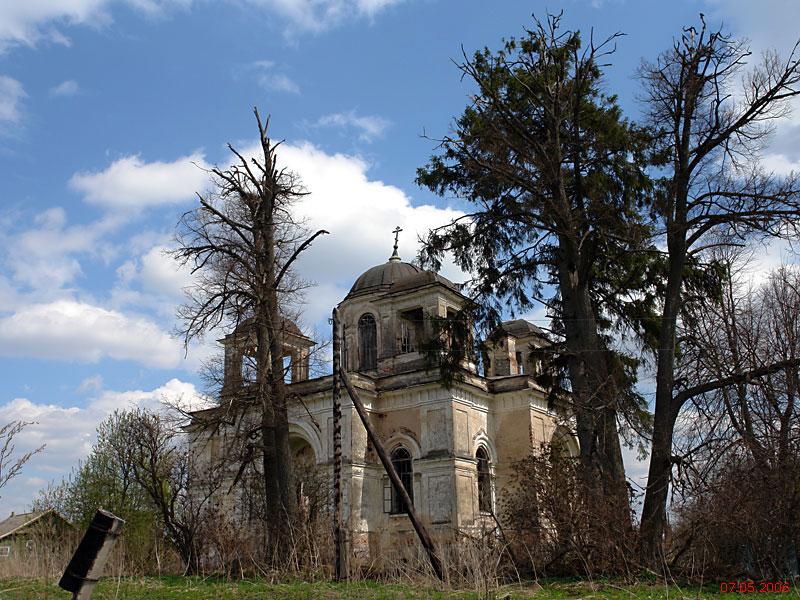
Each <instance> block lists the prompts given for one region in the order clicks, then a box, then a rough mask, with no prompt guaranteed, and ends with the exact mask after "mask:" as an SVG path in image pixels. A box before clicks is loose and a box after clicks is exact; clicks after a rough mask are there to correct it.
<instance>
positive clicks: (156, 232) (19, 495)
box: [0, 0, 800, 517]
mask: <svg viewBox="0 0 800 600" xmlns="http://www.w3.org/2000/svg"><path fill="white" fill-rule="evenodd" d="M548 8H549V9H550V10H551V11H557V10H561V9H563V10H564V11H565V14H564V23H565V24H566V25H568V26H570V27H573V28H579V29H581V30H584V31H587V32H588V30H589V28H591V27H594V29H595V35H596V36H598V37H602V36H606V35H609V34H611V33H613V32H615V31H622V32H624V33H625V34H626V36H625V37H624V38H622V39H621V40H620V41H619V44H618V48H619V49H618V52H617V54H616V55H614V56H613V57H612V59H611V61H612V63H613V64H612V66H611V67H609V68H608V70H607V87H608V90H609V91H612V92H614V93H617V94H618V95H619V97H620V99H621V102H622V104H623V106H624V107H625V109H626V110H627V111H628V113H629V115H630V116H631V117H636V116H637V114H638V111H639V109H640V107H639V105H638V104H637V101H636V94H637V83H636V80H635V77H634V74H635V70H636V67H637V65H638V64H639V63H640V61H641V59H642V58H648V59H653V58H654V57H655V56H656V55H657V53H658V52H659V51H661V50H662V49H664V48H666V47H667V46H668V45H669V44H670V40H671V39H672V36H674V35H676V34H677V33H678V32H679V31H680V27H681V26H682V25H684V24H687V23H694V22H695V21H696V19H697V15H698V13H699V12H704V13H705V14H706V15H707V16H708V17H709V19H710V20H711V22H712V23H716V24H718V23H720V22H724V23H725V25H726V26H727V27H728V28H729V29H731V30H732V31H734V32H735V33H737V34H740V35H745V36H747V37H749V38H750V39H751V40H752V42H753V46H754V48H755V49H756V50H762V49H765V48H768V47H772V46H775V47H777V48H778V49H779V50H783V51H785V50H787V49H788V48H789V47H790V45H791V44H792V42H793V39H792V37H793V36H795V35H797V30H796V23H797V22H798V19H799V18H800V3H797V2H795V1H792V0H762V1H761V2H750V1H748V0H675V1H673V2H669V3H666V2H657V1H646V0H639V1H633V0H628V1H625V0H594V1H589V0H563V2H561V3H553V2H549V3H543V2H531V1H528V2H517V1H507V2H494V3H488V2H485V1H478V0H459V1H455V0H229V1H223V0H218V1H215V2H212V1H210V0H117V1H113V0H24V1H18V0H9V1H7V2H4V3H2V4H0V198H1V199H2V202H1V203H0V378H1V379H2V381H3V385H2V387H0V422H6V421H8V420H10V419H24V420H28V421H36V422H37V423H36V424H35V425H32V426H31V427H29V429H28V430H27V432H26V434H25V435H24V436H23V437H22V438H21V440H20V444H19V446H20V448H23V447H31V446H33V445H36V444H38V443H42V442H46V443H47V444H48V445H47V448H46V449H45V451H44V452H43V453H42V454H40V455H39V456H37V457H36V458H35V459H34V460H33V461H32V462H31V463H30V465H29V467H28V468H27V469H26V470H25V471H24V473H23V475H22V476H21V477H19V478H18V479H17V480H15V481H14V482H13V483H12V484H10V485H9V486H8V487H6V488H5V489H3V490H2V492H0V494H2V499H0V517H2V516H3V514H4V513H6V512H8V511H10V510H21V509H23V508H25V507H26V506H27V505H28V504H29V502H30V500H31V499H32V497H33V496H34V495H35V493H36V491H37V490H39V489H41V488H42V487H44V486H45V485H46V483H47V482H48V481H49V480H51V479H59V478H61V477H62V476H63V475H64V474H66V473H68V471H69V469H70V468H71V467H72V466H73V465H74V464H75V463H76V462H77V460H78V459H79V458H81V457H82V456H84V455H85V454H86V453H87V452H88V450H89V448H90V446H91V441H92V437H93V432H94V428H95V426H96V424H97V422H98V421H99V420H101V419H102V418H103V417H104V416H105V415H107V414H108V412H109V411H111V410H113V409H114V408H116V407H125V406H129V405H131V404H153V403H155V402H157V401H158V400H159V399H160V398H162V397H168V398H172V399H176V398H178V397H182V398H183V399H184V400H187V401H188V400H189V399H191V398H193V397H195V395H196V393H197V391H198V389H199V386H200V384H199V380H198V378H197V375H196V369H197V366H198V365H199V363H200V361H201V360H202V359H203V358H204V357H206V356H208V355H209V354H210V353H212V352H213V351H214V348H213V340H207V341H206V342H205V343H199V344H197V345H195V346H192V347H191V348H189V350H188V353H186V355H184V350H183V348H182V346H181V343H180V341H179V340H176V339H174V338H173V337H172V336H171V332H172V330H173V328H174V326H175V319H174V313H175V308H176V306H177V304H178V303H179V302H180V299H181V289H182V287H184V286H185V285H187V284H188V283H190V278H189V277H188V275H187V274H186V273H184V272H181V271H180V270H179V269H177V268H176V266H175V265H174V264H173V263H172V262H171V260H170V259H169V258H167V257H165V256H164V255H163V253H162V252H163V250H164V249H165V248H167V247H169V245H170V243H171V237H172V235H173V232H174V227H175V224H176V222H177V220H178V218H179V216H180V214H181V213H182V212H183V211H185V210H187V209H189V208H191V207H192V206H193V196H194V192H195V191H203V190H204V189H205V187H206V185H207V181H206V179H205V176H204V174H203V171H201V170H200V169H198V168H196V167H195V166H194V165H193V164H192V163H196V164H199V165H208V164H213V163H220V164H222V165H226V164H227V161H228V155H227V152H226V149H225V143H226V142H229V141H230V142H233V143H234V144H236V145H238V146H240V147H242V148H245V149H246V148H248V147H249V146H251V145H252V143H253V140H254V135H253V133H254V121H253V117H252V113H251V108H252V106H253V105H254V104H257V105H258V106H259V107H260V108H261V110H262V112H263V113H271V114H272V115H273V129H272V131H273V134H274V135H275V136H277V137H280V138H285V139H286V146H285V148H284V150H283V154H282V159H283V160H285V161H286V163H287V164H288V165H289V166H290V167H292V168H293V169H295V170H296V171H298V172H299V174H300V175H301V176H302V177H303V179H304V181H305V183H306V186H307V187H308V189H309V191H310V192H311V193H312V195H311V197H310V198H309V200H308V201H307V202H306V203H305V208H304V209H303V210H304V211H305V215H306V216H307V217H308V218H309V220H310V222H311V224H313V225H319V226H324V227H325V228H326V229H329V230H330V231H331V233H332V235H331V236H327V237H326V238H324V239H322V240H320V241H319V242H318V243H317V244H316V245H315V246H314V248H313V249H312V251H311V252H309V253H308V255H307V256H305V257H304V259H303V261H302V264H301V266H300V270H301V272H302V274H303V275H304V276H306V277H307V278H309V279H312V280H314V281H316V282H317V283H318V287H317V288H316V289H315V290H313V291H312V292H311V293H310V294H309V298H308V305H307V308H306V313H305V317H304V320H303V323H302V324H303V325H304V326H305V327H306V328H307V329H309V330H311V329H312V328H313V327H315V326H316V327H319V328H324V327H327V325H326V324H325V319H326V317H327V316H328V314H329V312H330V309H331V307H332V306H333V305H334V304H335V303H337V302H338V301H339V300H340V299H341V298H342V297H343V296H344V294H345V293H346V292H347V290H348V289H349V287H350V285H351V283H352V281H353V280H354V279H355V278H356V277H357V276H358V274H359V273H361V272H362V271H364V270H365V269H366V268H368V267H370V266H372V265H374V264H377V263H380V262H382V261H384V260H385V259H386V258H387V257H388V255H389V253H390V251H391V245H392V236H391V233H390V231H391V230H392V229H393V228H394V226H395V225H398V224H399V225H400V226H401V227H403V228H404V232H403V234H402V236H401V244H400V248H401V254H402V255H403V256H404V257H405V258H407V259H410V258H412V257H413V255H414V254H415V252H416V236H417V233H421V232H423V231H425V230H426V228H428V227H431V226H435V225H439V224H442V223H444V222H446V221H447V220H449V219H450V218H452V217H453V216H455V215H457V214H458V204H457V203H455V202H452V201H446V200H442V199H439V198H436V197H434V196H433V195H432V194H430V193H429V192H427V191H425V190H421V189H419V188H417V187H416V186H415V185H414V182H413V180H414V174H415V169H416V168H417V167H419V166H420V165H422V164H424V163H425V161H426V159H427V157H428V156H429V155H430V153H431V152H432V150H433V144H432V142H431V141H430V140H427V139H424V138H423V137H422V133H423V132H427V133H428V134H429V135H431V136H433V137H435V136H437V135H440V134H442V133H444V132H446V131H447V129H448V126H449V123H450V121H451V119H452V118H453V116H455V115H457V114H458V113H460V111H461V110H462V109H463V107H464V105H465V103H466V95H467V94H468V93H469V87H468V86H467V85H466V84H465V83H463V82H461V81H460V80H459V73H458V71H457V70H456V68H455V67H454V65H453V64H452V59H454V58H456V59H457V58H458V57H459V55H460V52H461V46H462V45H463V46H464V48H465V49H466V50H467V51H473V50H475V49H478V48H480V47H482V46H484V45H488V46H490V47H493V48H496V47H498V46H499V41H500V39H501V38H502V37H503V36H510V35H518V34H519V33H520V31H521V28H522V27H523V26H524V25H525V24H527V23H530V15H531V13H532V12H535V13H536V14H538V15H544V14H545V12H546V10H547V9H548ZM797 123H800V120H798V119H797V118H794V119H788V120H787V121H786V122H785V123H783V124H782V125H781V128H780V129H779V131H778V135H777V136H776V139H775V144H774V145H773V147H772V148H771V149H770V151H769V153H768V156H767V161H768V164H769V165H771V166H772V167H773V168H775V169H776V170H781V171H787V170H789V169H791V168H793V167H794V166H795V165H796V164H797V162H798V160H800V155H798V153H797V146H796V144H795V143H794V140H795V139H796V133H797V132H798V125H797ZM779 255H780V251H779V249H778V250H773V252H772V253H771V254H765V256H764V266H768V265H769V264H772V263H771V262H770V261H772V262H774V261H775V260H777V259H779V257H780V256H779ZM446 274H447V275H449V276H451V277H452V278H454V279H458V276H459V273H458V272H457V271H455V270H453V269H450V270H449V271H447V272H446ZM534 318H541V314H538V315H534ZM634 468H635V467H634Z"/></svg>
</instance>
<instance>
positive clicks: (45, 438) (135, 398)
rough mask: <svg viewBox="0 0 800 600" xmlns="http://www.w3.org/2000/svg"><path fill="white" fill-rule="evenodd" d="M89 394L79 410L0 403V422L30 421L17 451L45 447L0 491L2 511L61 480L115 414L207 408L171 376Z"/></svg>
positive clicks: (202, 399) (22, 402) (23, 400)
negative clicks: (150, 384)
mask: <svg viewBox="0 0 800 600" xmlns="http://www.w3.org/2000/svg"><path fill="white" fill-rule="evenodd" d="M93 389H94V388H93ZM94 391H95V392H96V395H94V396H93V397H92V398H91V399H90V400H89V402H88V403H87V404H86V405H85V406H83V407H77V406H71V407H64V406H58V405H56V404H47V403H35V402H31V401H30V400H28V399H27V398H16V399H14V400H11V401H10V402H8V403H6V404H4V405H0V423H7V422H9V421H12V420H22V421H26V422H32V423H33V424H32V425H29V426H28V427H27V428H26V429H24V430H23V432H22V433H21V434H20V436H19V437H18V439H17V450H18V451H19V452H25V451H28V450H31V449H33V448H37V447H39V446H41V445H42V444H46V447H45V449H44V451H43V452H42V453H41V454H39V455H37V456H35V457H34V458H33V459H31V461H30V462H29V463H28V464H27V465H26V467H25V469H24V471H23V476H22V477H19V478H17V479H15V480H13V481H12V482H11V483H10V484H9V485H8V486H6V487H5V488H3V490H1V491H0V494H2V496H3V498H2V501H3V506H4V507H8V509H9V510H21V509H23V508H25V507H26V506H27V505H28V504H29V503H30V501H31V500H32V499H33V498H34V496H35V495H36V493H37V492H38V491H39V490H40V489H42V487H43V486H44V482H45V481H47V480H50V479H52V478H53V477H55V478H57V479H60V478H61V477H64V476H66V475H67V473H69V470H70V468H72V467H73V466H75V464H76V463H77V462H78V461H79V460H81V459H83V458H85V457H86V456H87V455H88V454H89V452H91V449H92V444H93V443H94V440H95V437H96V428H97V426H98V425H99V424H100V422H101V421H103V420H104V419H105V418H106V417H108V415H110V414H111V413H112V412H113V411H114V410H124V409H130V408H136V407H143V408H149V409H153V410H160V409H162V408H163V405H164V404H163V403H165V402H166V403H168V404H170V405H179V406H181V407H182V408H184V409H198V408H205V407H207V406H208V399H207V398H205V397H203V396H202V395H201V394H200V393H199V392H198V391H197V389H196V388H195V387H194V385H192V384H191V383H186V382H184V381H181V380H179V379H175V378H173V379H170V380H169V381H167V382H166V383H164V384H163V385H161V386H159V387H157V388H155V389H153V390H130V391H121V392H120V391H113V390H103V389H95V390H94ZM0 516H2V515H0Z"/></svg>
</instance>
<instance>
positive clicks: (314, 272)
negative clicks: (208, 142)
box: [248, 142, 463, 323]
mask: <svg viewBox="0 0 800 600" xmlns="http://www.w3.org/2000/svg"><path fill="white" fill-rule="evenodd" d="M254 152H255V149H254V148H252V149H249V151H248V154H249V155H254ZM278 153H279V161H281V163H282V164H285V165H287V166H288V167H289V168H290V169H292V170H294V171H295V172H297V173H298V174H299V176H300V177H301V179H302V181H303V184H304V185H305V187H306V188H307V189H308V191H309V192H310V195H309V196H307V197H306V198H304V199H303V200H302V202H300V203H299V204H298V213H299V216H301V217H303V218H305V219H307V221H308V225H309V226H310V227H311V228H313V229H314V230H316V229H326V230H328V231H330V233H331V235H327V236H323V237H322V238H319V239H318V240H317V241H316V242H315V243H314V245H313V246H312V247H311V248H310V249H309V250H308V251H307V252H306V253H304V255H303V256H302V257H301V259H300V261H299V262H298V272H299V273H300V274H301V275H302V276H303V277H304V278H307V279H311V280H313V281H315V282H317V283H318V284H319V285H318V287H317V288H314V289H313V290H312V291H311V292H310V296H312V297H313V300H312V301H311V302H310V304H309V306H308V307H307V310H306V320H307V321H308V322H311V323H317V322H319V321H320V320H323V319H326V318H327V317H329V316H330V311H331V309H332V308H333V306H334V305H335V304H337V303H338V302H340V301H341V300H342V298H343V297H344V295H346V293H347V291H349V289H350V285H352V283H353V281H355V279H356V278H357V277H358V276H359V275H360V274H361V273H362V272H363V271H365V270H366V269H368V268H370V267H372V266H374V265H376V264H380V263H382V262H384V261H386V260H388V258H389V255H390V254H391V251H392V245H393V243H394V237H393V235H392V233H391V231H392V230H393V229H394V228H395V226H397V225H399V226H400V227H401V228H403V232H402V233H401V234H400V254H401V256H402V257H403V259H404V260H406V261H410V260H413V259H414V257H415V256H416V253H417V250H418V246H419V244H418V243H417V237H418V236H420V235H424V234H425V233H426V232H427V231H428V229H430V228H431V227H436V226H438V225H442V224H445V223H448V222H449V221H450V220H452V219H453V218H456V217H458V216H460V215H461V214H462V213H460V212H459V211H456V210H453V209H449V208H438V207H436V206H433V205H430V204H423V205H416V206H415V205H414V204H412V202H411V199H410V198H409V197H408V196H407V195H406V193H405V192H404V191H403V190H401V189H400V188H398V187H395V186H393V185H389V184H386V183H384V182H382V181H376V180H372V179H370V178H369V175H368V172H369V164H368V163H367V162H366V161H364V160H363V159H361V158H359V157H357V156H352V155H347V154H338V153H337V154H328V153H326V152H324V151H323V150H321V149H319V148H317V147H316V146H314V145H313V144H311V143H307V142H306V143H298V144H284V145H283V146H281V147H280V149H279V151H278ZM442 274H443V275H444V276H445V277H449V278H451V279H453V280H455V281H459V280H462V279H463V274H462V273H461V272H460V270H458V269H457V268H455V267H454V266H453V265H445V268H443V270H442Z"/></svg>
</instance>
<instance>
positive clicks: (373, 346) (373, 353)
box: [358, 313, 378, 371]
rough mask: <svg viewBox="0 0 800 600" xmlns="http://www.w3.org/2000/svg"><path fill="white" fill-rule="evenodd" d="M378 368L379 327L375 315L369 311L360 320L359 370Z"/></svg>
mask: <svg viewBox="0 0 800 600" xmlns="http://www.w3.org/2000/svg"><path fill="white" fill-rule="evenodd" d="M377 368H378V328H377V325H376V324H375V317H373V316H372V315H371V314H369V313H367V314H365V315H361V318H360V319H359V320H358V370H359V371H372V370H373V369H377Z"/></svg>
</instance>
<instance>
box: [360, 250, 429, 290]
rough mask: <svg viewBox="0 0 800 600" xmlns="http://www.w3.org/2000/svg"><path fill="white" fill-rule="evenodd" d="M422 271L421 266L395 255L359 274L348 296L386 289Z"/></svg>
mask: <svg viewBox="0 0 800 600" xmlns="http://www.w3.org/2000/svg"><path fill="white" fill-rule="evenodd" d="M422 272H423V271H422V269H420V268H419V267H415V266H414V265H412V264H410V263H407V262H403V261H401V260H400V258H399V257H398V256H396V255H393V256H392V258H390V259H389V261H388V262H385V263H383V264H382V265H377V266H374V267H372V268H371V269H367V270H366V271H364V272H363V273H362V274H361V275H359V277H358V279H356V282H355V283H354V284H353V287H352V288H350V293H349V294H347V296H348V298H349V297H351V296H356V295H361V294H368V293H370V292H381V291H386V290H388V289H389V288H391V287H392V286H393V285H394V284H395V283H398V282H400V281H402V280H404V279H407V278H409V277H413V276H414V275H416V274H417V273H422Z"/></svg>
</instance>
